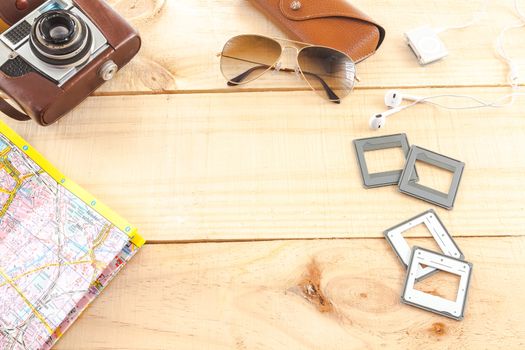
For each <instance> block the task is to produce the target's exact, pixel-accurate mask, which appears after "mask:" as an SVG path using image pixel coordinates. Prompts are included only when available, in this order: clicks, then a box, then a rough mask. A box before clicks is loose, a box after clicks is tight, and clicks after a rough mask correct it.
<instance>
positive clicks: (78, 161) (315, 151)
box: [10, 88, 525, 241]
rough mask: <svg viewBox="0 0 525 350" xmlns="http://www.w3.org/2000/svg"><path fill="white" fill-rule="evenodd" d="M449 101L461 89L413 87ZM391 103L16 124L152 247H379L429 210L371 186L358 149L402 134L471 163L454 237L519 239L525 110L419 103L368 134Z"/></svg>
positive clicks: (144, 112) (166, 108) (164, 98)
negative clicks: (352, 240)
mask: <svg viewBox="0 0 525 350" xmlns="http://www.w3.org/2000/svg"><path fill="white" fill-rule="evenodd" d="M441 91H447V92H456V93H461V92H462V91H463V90H462V89H446V90H444V89H443V90H435V89H434V90H429V89H424V90H414V92H416V93H419V94H421V95H426V94H430V93H437V92H441ZM505 91H506V89H504V88H491V89H488V88H484V89H481V88H472V89H470V90H469V93H473V94H476V95H478V96H482V97H484V98H487V99H490V98H493V97H494V96H499V95H500V94H502V93H505ZM382 93H383V91H382V90H375V89H374V90H356V91H355V93H354V94H353V95H352V96H351V97H349V98H348V99H347V101H344V103H343V104H342V105H341V106H337V105H333V106H332V105H331V104H329V103H325V102H324V101H322V100H321V99H319V98H318V97H317V96H316V95H315V94H313V93H311V92H294V93H291V92H286V93H282V92H281V93H264V94H262V93H242V94H218V93H213V94H189V95H161V96H159V95H154V96H141V97H131V96H125V97H115V96H112V97H95V98H91V99H90V100H88V101H87V102H86V103H85V104H84V105H83V106H82V107H81V108H80V109H78V110H77V111H75V112H73V113H72V115H70V116H69V117H67V118H66V119H64V120H63V121H62V122H60V124H59V125H58V126H53V127H50V128H40V127H38V126H36V125H32V124H19V123H10V124H11V125H14V126H15V129H16V130H17V131H19V132H20V133H21V134H22V135H24V136H26V137H27V138H29V139H30V142H32V143H33V146H34V147H36V148H37V149H39V150H40V151H41V152H43V153H44V155H46V156H48V157H49V158H50V160H51V161H53V162H54V163H55V164H57V166H58V167H59V168H60V169H62V171H64V172H65V173H66V174H68V175H69V176H70V177H71V178H73V179H75V180H76V181H77V182H79V183H80V184H82V185H83V186H85V187H86V188H88V189H89V190H90V191H91V192H93V193H94V194H95V195H96V196H97V197H99V198H100V199H101V200H102V201H104V202H106V203H107V204H109V205H110V206H111V207H113V208H116V209H117V210H118V211H119V212H120V213H121V214H122V215H123V216H125V217H126V218H128V220H130V221H132V222H133V223H135V224H136V225H137V226H138V227H140V229H141V231H142V233H143V234H144V235H145V236H146V238H147V239H149V240H154V241H179V240H183V241H195V240H199V241H200V240H229V239H235V240H246V239H281V238H329V237H380V236H381V232H382V231H383V230H384V229H386V228H388V227H390V226H393V225H395V224H397V223H399V222H401V221H404V220H405V219H407V218H409V217H412V216H414V215H416V214H418V213H419V212H422V211H425V210H426V209H428V208H429V207H431V205H430V204H428V203H426V202H423V201H420V200H417V199H415V198H412V197H409V196H406V195H403V194H401V193H399V192H398V190H397V188H396V187H395V186H394V187H386V188H380V189H373V190H365V189H364V188H363V187H362V182H361V178H360V175H359V171H358V167H357V161H356V158H355V154H354V153H355V151H354V147H353V144H352V140H353V139H355V138H359V137H366V136H373V135H385V134H390V133H399V132H405V133H406V134H407V136H408V138H409V141H410V142H411V143H412V144H415V145H419V146H422V147H425V148H427V149H431V150H435V151H437V152H440V153H443V154H445V155H448V156H450V157H452V158H455V159H459V160H462V161H464V162H465V163H466V170H465V174H464V177H463V180H462V184H461V187H460V190H459V194H458V198H457V202H456V206H455V208H454V210H453V211H447V210H442V209H437V210H438V211H439V214H440V215H441V216H442V219H443V220H444V221H445V222H446V224H447V227H448V228H449V230H450V231H451V232H452V233H453V234H454V235H457V236H480V235H483V236H487V235H488V236H492V235H521V234H522V233H523V227H525V216H524V215H523V214H524V208H525V201H524V193H525V182H524V181H523V175H524V174H525V157H523V156H520V154H519V153H517V150H519V149H521V148H523V144H524V138H523V136H524V130H525V117H524V115H523V113H522V111H523V109H524V106H525V100H518V101H517V102H516V104H515V106H514V107H512V108H509V109H506V110H493V109H484V110H471V111H452V112H449V111H443V110H436V109H435V108H432V107H428V106H417V107H415V108H412V109H410V110H408V111H406V112H404V113H401V114H399V115H396V116H394V117H392V119H390V120H389V123H388V124H387V127H386V129H385V130H382V131H381V132H374V131H370V130H368V117H369V116H370V115H371V114H372V113H373V112H374V111H376V112H377V111H381V110H384V105H383V102H382V97H381V95H382ZM261 97H263V98H261ZM102 155H103V156H102ZM378 161H379V165H381V162H380V161H381V159H378ZM381 166H382V165H381ZM432 175H433V174H432V173H431V174H429V176H428V178H429V180H430V182H431V183H432V182H433V181H437V180H438V179H439V176H436V178H435V179H434V178H432ZM436 175H439V173H436ZM422 180H423V179H422Z"/></svg>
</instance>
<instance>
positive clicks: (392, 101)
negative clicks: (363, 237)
mask: <svg viewBox="0 0 525 350" xmlns="http://www.w3.org/2000/svg"><path fill="white" fill-rule="evenodd" d="M403 100H407V101H413V102H415V101H419V100H421V97H418V96H413V95H405V94H402V93H401V92H400V91H398V90H389V91H387V93H386V94H385V105H386V106H387V107H390V108H396V107H399V106H401V103H403Z"/></svg>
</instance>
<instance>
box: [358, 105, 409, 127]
mask: <svg viewBox="0 0 525 350" xmlns="http://www.w3.org/2000/svg"><path fill="white" fill-rule="evenodd" d="M407 107H408V106H403V107H396V108H392V109H389V110H388V111H386V112H383V113H376V114H374V115H372V116H371V117H370V120H369V121H368V125H369V126H370V129H373V130H378V129H381V128H383V127H384V126H385V124H386V118H388V117H389V116H391V115H392V114H395V113H397V112H400V111H402V110H403V109H405V108H407Z"/></svg>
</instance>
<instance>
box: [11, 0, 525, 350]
mask: <svg viewBox="0 0 525 350" xmlns="http://www.w3.org/2000/svg"><path fill="white" fill-rule="evenodd" d="M109 2H110V3H111V4H112V5H114V6H115V7H116V8H117V9H118V10H119V11H120V12H121V13H122V14H123V15H124V16H125V17H127V18H128V19H129V20H130V21H131V22H132V23H133V24H134V25H135V26H136V27H137V28H138V29H139V30H140V32H141V34H142V37H143V42H144V46H143V49H142V51H141V53H140V54H139V56H138V57H137V58H136V59H135V60H134V61H133V62H132V63H131V64H130V65H129V66H128V67H126V68H125V69H124V70H122V71H121V72H120V74H119V75H118V77H117V78H116V79H115V80H114V81H112V82H110V83H109V84H107V85H106V86H104V87H103V88H102V89H100V90H99V91H97V92H96V93H95V96H94V97H91V98H89V99H88V100H87V101H86V102H85V103H84V104H82V105H81V107H79V108H78V109H76V110H75V111H74V112H72V113H71V114H70V115H69V116H67V117H66V118H65V119H63V120H61V121H60V122H59V123H57V124H56V125H53V126H51V127H48V128H41V127H39V126H36V125H35V124H30V123H28V124H26V123H17V122H12V121H7V122H8V124H9V125H10V126H12V127H13V128H14V129H15V130H16V131H18V132H19V133H20V134H21V135H22V136H23V137H24V138H26V139H27V140H28V141H29V142H30V143H32V144H33V146H35V147H36V148H37V149H38V150H40V151H41V153H43V154H44V155H45V156H46V157H47V158H49V159H50V160H51V161H52V162H53V163H54V164H55V165H56V166H57V167H58V168H59V169H61V170H62V171H63V172H64V173H66V174H67V175H69V176H70V177H71V178H72V179H74V180H75V181H77V182H78V183H79V184H80V185H82V186H83V187H85V188H86V189H87V190H89V191H90V192H92V193H93V194H95V195H96V196H97V197H99V199H100V200H102V201H103V202H105V203H107V204H108V205H109V206H111V207H112V208H114V209H115V210H116V211H117V212H119V213H120V214H122V215H123V216H124V217H126V218H127V219H129V220H130V221H131V222H133V223H134V224H136V225H137V226H138V227H139V228H140V230H141V232H142V233H143V235H144V236H145V237H146V239H148V240H149V244H147V245H146V246H145V247H144V249H143V250H142V251H141V252H140V253H139V254H138V256H137V257H136V258H135V259H134V260H133V261H132V262H131V264H130V265H129V266H128V267H126V268H125V269H124V270H123V272H122V274H121V275H119V276H118V277H117V278H116V279H115V281H114V282H113V283H112V284H111V285H110V287H109V288H108V289H107V291H105V292H104V293H103V294H102V295H101V296H100V298H99V299H98V300H97V301H96V302H95V303H94V305H93V306H92V307H91V308H90V309H88V310H87V312H86V313H85V314H84V315H83V316H82V317H81V318H80V319H79V320H78V322H77V323H76V324H75V325H74V326H73V327H72V329H71V330H70V331H69V332H68V333H67V334H66V335H65V336H64V339H63V340H61V341H60V342H59V344H58V346H57V349H68V350H70V349H71V350H74V349H229V348H234V349H302V348H309V349H354V348H355V349H365V348H366V349H376V348H386V349H394V348H399V349H407V348H417V349H421V348H424V349H426V348H436V349H485V348H487V349H489V348H490V349H493V348H505V349H519V348H523V347H524V345H525V334H524V328H523V327H522V323H523V318H524V316H523V312H522V310H523V309H524V308H525V299H524V297H523V295H524V292H525V291H524V289H523V288H524V287H523V286H524V283H525V281H524V280H523V278H524V274H523V269H524V267H525V266H524V265H525V257H524V249H525V241H524V230H525V181H524V175H525V157H524V156H523V154H522V153H523V152H522V150H523V149H525V112H524V111H525V109H524V107H525V98H523V97H522V98H518V99H517V101H516V103H515V104H514V105H513V106H512V107H508V108H504V109H480V110H465V111H457V110H456V111H450V110H443V109H437V108H434V107H431V106H423V105H421V106H417V107H415V108H412V109H410V110H408V111H405V112H403V113H400V114H398V115H396V116H394V117H392V118H391V119H390V120H389V121H388V124H387V127H386V128H385V129H384V130H381V131H380V132H373V131H370V130H369V129H368V126H367V124H368V119H369V117H370V115H371V114H372V113H376V112H381V111H384V110H385V109H386V108H385V106H384V104H383V95H384V93H385V91H386V90H387V89H389V88H394V87H396V88H405V89H404V90H403V91H406V92H410V93H412V94H416V95H423V96H426V95H430V94H439V93H455V94H469V95H474V96H478V97H481V98H484V99H487V100H494V99H496V98H498V97H500V96H502V95H504V94H507V93H508V92H509V91H510V89H509V88H508V87H506V86H505V82H506V75H507V68H506V66H505V65H504V64H502V62H501V61H500V60H499V59H498V58H497V57H496V55H495V53H494V49H493V44H494V42H495V40H496V37H497V35H498V34H499V31H500V30H501V29H502V28H503V27H504V26H505V25H507V24H509V23H512V22H514V21H515V20H516V17H515V15H514V14H513V13H512V11H511V9H512V0H502V1H489V6H488V11H487V16H486V18H485V19H484V20H483V21H482V22H480V23H478V24H476V25H474V26H472V27H470V28H468V29H464V30H457V31H449V32H445V33H443V34H441V38H442V39H443V40H444V42H445V43H446V45H447V47H448V49H449V51H450V56H449V57H447V58H446V59H445V60H443V61H440V62H437V63H435V64H432V65H429V66H427V67H420V66H419V65H418V64H417V63H416V60H415V58H414V57H413V55H412V53H410V51H409V49H408V48H407V47H406V44H405V43H404V41H403V32H404V31H406V30H409V29H412V28H415V27H417V26H419V25H422V24H429V25H432V26H436V27H438V26H448V25H458V24H461V23H463V22H467V21H469V20H470V18H471V17H472V14H473V12H474V11H476V10H477V9H479V7H480V3H481V1H474V0H472V1H453V0H440V1H430V0H425V1H408V0H395V1H394V0H382V1H366V0H355V1H353V3H354V4H355V5H357V6H358V7H360V8H362V9H363V10H364V11H365V12H367V13H368V14H369V15H371V16H372V17H373V18H375V19H376V20H377V21H378V22H379V23H381V24H383V25H384V26H385V28H386V30H387V39H386V40H385V42H384V44H383V46H382V47H381V49H380V50H379V52H378V53H377V54H376V55H374V56H373V57H371V58H370V59H368V60H366V61H365V62H363V63H360V64H359V65H358V74H359V77H360V78H361V83H359V84H358V85H357V87H356V89H355V91H354V92H353V93H352V94H351V95H350V96H349V97H348V98H347V99H345V101H344V102H343V103H342V104H341V105H339V106H336V105H333V104H330V103H328V102H324V101H323V100H321V99H320V98H319V97H317V96H316V95H315V94H314V93H313V92H311V91H309V90H308V88H307V86H306V84H305V83H304V82H302V81H301V80H298V79H296V78H295V77H294V76H293V75H292V76H290V75H287V74H277V75H275V74H270V75H268V76H266V77H264V78H262V79H260V81H257V82H254V83H251V84H248V85H246V86H244V87H242V88H229V87H227V86H226V84H225V82H224V79H223V78H222V76H221V74H220V70H219V59H218V58H217V57H216V55H215V54H216V53H217V52H219V51H220V50H221V48H222V46H223V44H224V43H225V41H226V40H227V39H228V38H229V37H231V36H233V35H237V34H241V33H260V34H267V35H276V36H282V34H281V33H280V31H279V30H278V29H277V28H275V27H274V26H273V25H272V24H271V23H269V22H268V21H267V20H266V19H265V18H264V17H263V16H262V15H261V14H259V13H258V12H257V11H256V10H254V9H253V8H252V7H251V5H250V4H249V3H248V1H246V0H140V1H134V0H109ZM524 6H525V5H524ZM523 30H525V29H518V30H514V31H511V32H509V35H508V37H507V45H506V47H507V50H508V53H509V55H510V56H511V57H513V58H515V59H516V62H517V66H518V68H519V69H520V71H522V72H525V41H523ZM522 75H523V76H525V73H523V74H522ZM520 82H521V83H522V84H523V79H521V81H520ZM444 102H446V103H450V104H458V103H459V102H458V101H454V100H448V101H446V100H445V101H444ZM400 132H403V133H406V134H407V135H408V138H409V141H410V143H411V144H415V145H419V146H422V147H424V148H428V149H431V150H434V151H437V152H440V153H443V154H445V155H448V156H450V157H453V158H456V159H459V160H461V161H464V162H465V163H466V169H465V173H464V177H463V181H462V184H461V186H460V190H459V195H458V199H457V201H456V206H455V208H454V210H452V211H446V210H443V209H438V208H435V207H434V209H436V211H437V212H438V213H439V215H440V217H441V219H442V220H443V222H444V223H445V225H446V226H447V228H448V230H449V231H450V233H451V234H452V235H454V236H455V237H458V244H459V245H460V247H461V248H462V250H463V251H464V253H465V255H466V258H467V259H468V260H469V261H471V262H472V263H474V277H473V281H472V289H471V293H470V296H469V302H468V305H467V312H466V317H465V320H464V321H462V322H456V321H451V320H449V319H446V318H444V317H440V316H436V315H433V314H430V313H428V312H424V311H420V310H417V309H415V308H412V307H409V306H406V305H403V304H401V303H400V301H399V295H400V292H401V287H402V284H403V278H404V276H403V275H404V273H403V271H402V268H401V266H400V264H399V262H398V260H397V259H396V258H395V256H394V254H393V253H392V251H391V249H390V248H389V247H388V245H387V243H386V242H385V241H384V240H383V239H382V233H381V232H382V231H383V230H385V229H387V228H388V227H390V226H392V225H395V224H398V223H399V222H402V221H404V220H406V219H408V218H410V217H412V216H414V215H416V214H418V213H420V212H423V211H425V210H427V209H429V208H431V207H433V206H432V205H430V204H428V203H425V202H422V201H419V200H416V199H414V198H411V197H408V196H406V195H402V194H400V193H399V192H398V191H397V189H396V188H395V187H388V188H380V189H373V190H365V189H364V188H363V187H362V184H361V179H360V176H359V173H358V169H357V163H356V159H355V155H354V149H353V145H352V140H354V139H356V138H362V137H367V136H374V135H387V134H394V133H400ZM370 156H371V157H370V158H371V161H373V162H375V166H377V167H378V168H384V167H395V166H396V165H397V166H399V162H400V160H399V155H395V154H392V158H388V154H384V153H381V154H379V153H378V154H374V155H370ZM420 171H421V174H422V175H423V176H422V181H424V182H425V183H429V184H431V185H435V186H443V178H442V177H441V176H438V175H437V173H432V172H428V171H426V170H425V169H421V170H420ZM424 234H425V232H424V231H423V230H415V231H411V232H409V233H408V234H407V236H409V237H414V236H416V237H419V236H422V235H424ZM223 241H224V242H223ZM270 241H271V242H270ZM411 241H413V242H415V243H418V244H420V243H423V245H427V246H431V244H430V243H429V242H428V241H427V240H424V241H421V240H418V239H411ZM217 242H222V243H217ZM432 283H434V284H432ZM313 287H315V288H314V289H312V288H313ZM445 287H447V288H448V287H449V286H448V284H447V283H446V282H442V281H440V280H436V281H431V288H430V287H429V288H430V289H429V291H431V292H433V293H438V294H439V293H445V290H444V288H445ZM425 288H427V287H425ZM305 291H310V294H308V295H307V294H305ZM312 291H314V292H312ZM321 301H322V302H323V304H322V305H320V304H319V303H320V302H321Z"/></svg>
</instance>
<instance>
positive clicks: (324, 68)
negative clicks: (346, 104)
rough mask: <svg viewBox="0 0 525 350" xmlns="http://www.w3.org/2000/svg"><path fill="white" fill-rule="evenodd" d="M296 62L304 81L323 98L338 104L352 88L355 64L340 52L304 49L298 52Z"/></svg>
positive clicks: (321, 48)
mask: <svg viewBox="0 0 525 350" xmlns="http://www.w3.org/2000/svg"><path fill="white" fill-rule="evenodd" d="M297 62H298V63H299V68H301V71H302V73H303V75H304V78H305V79H306V81H307V82H308V83H309V84H310V86H311V87H312V89H314V90H315V91H316V92H317V93H318V94H320V95H321V96H322V97H323V98H327V99H328V100H330V101H333V102H340V100H341V99H342V98H344V97H346V96H348V94H349V93H350V92H351V91H352V89H353V88H354V79H355V64H354V62H353V61H352V59H350V57H348V56H347V55H345V54H344V53H342V52H339V51H337V50H333V49H330V48H327V47H326V48H325V47H319V46H312V47H305V48H303V49H302V50H301V51H300V52H299V55H298V57H297Z"/></svg>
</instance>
